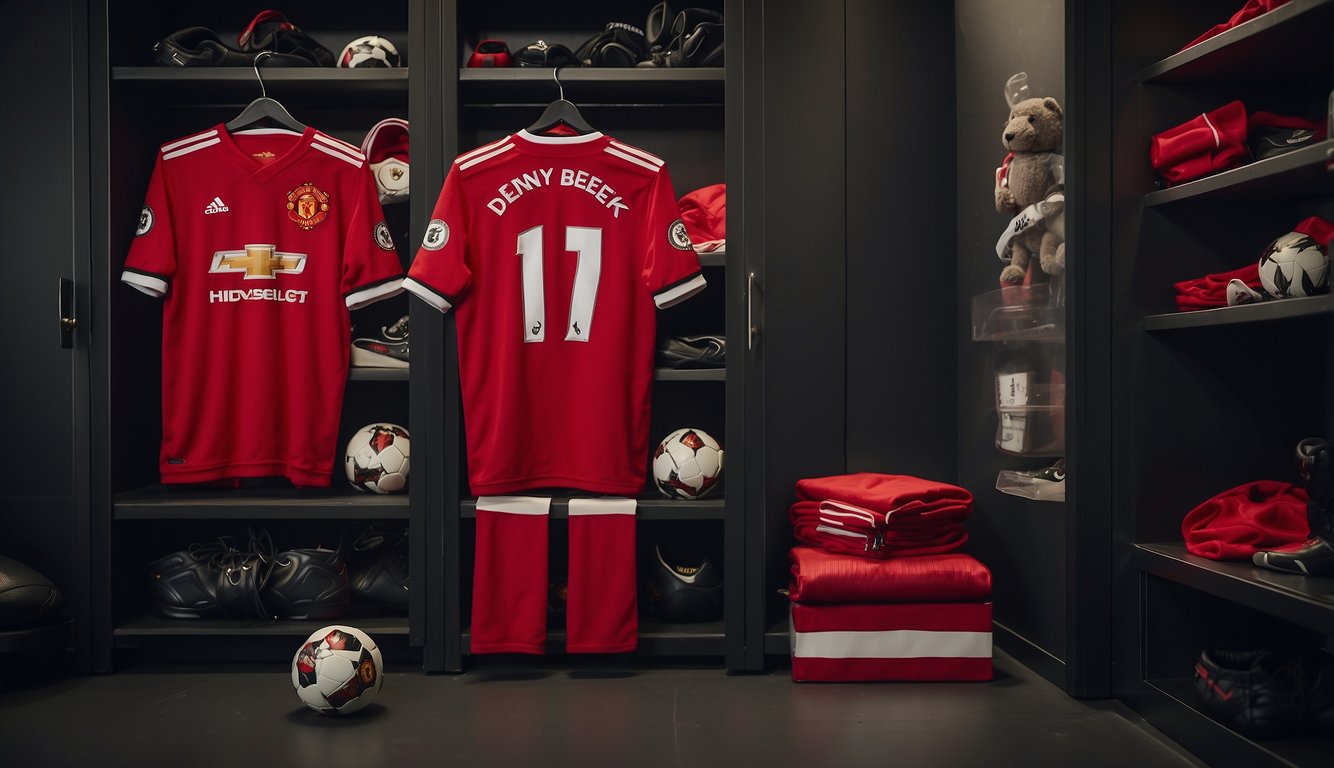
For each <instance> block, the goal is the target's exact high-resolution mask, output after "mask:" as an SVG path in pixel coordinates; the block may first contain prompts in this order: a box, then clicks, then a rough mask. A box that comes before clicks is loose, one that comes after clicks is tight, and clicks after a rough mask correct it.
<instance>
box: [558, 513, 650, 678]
mask: <svg viewBox="0 0 1334 768" xmlns="http://www.w3.org/2000/svg"><path fill="white" fill-rule="evenodd" d="M565 633H566V639H565V650H566V651H567V652H568V653H626V652H629V651H633V650H634V649H635V645H636V643H637V642H638V639H639V615H638V594H637V590H636V586H635V500H634V499H626V498H605V499H571V500H570V572H569V593H568V598H567V601H566V604H565Z"/></svg>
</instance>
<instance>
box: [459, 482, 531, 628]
mask: <svg viewBox="0 0 1334 768" xmlns="http://www.w3.org/2000/svg"><path fill="white" fill-rule="evenodd" d="M550 510H551V499H545V498H539V497H536V496H482V497H479V498H478V499H477V551H476V557H475V562H474V564H473V580H472V643H471V646H470V650H471V652H472V653H532V654H540V653H543V652H544V650H545V647H546V639H547V518H548V517H550V514H549V512H550Z"/></svg>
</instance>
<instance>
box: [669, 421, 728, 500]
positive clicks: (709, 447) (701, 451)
mask: <svg viewBox="0 0 1334 768" xmlns="http://www.w3.org/2000/svg"><path fill="white" fill-rule="evenodd" d="M722 474H723V446H722V444H721V443H719V442H718V441H717V440H715V439H714V438H713V436H712V435H710V434H709V433H708V432H705V431H704V430H702V429H695V428H693V427H685V428H682V429H678V430H676V431H675V432H672V433H671V434H670V435H668V436H667V437H664V438H663V439H662V442H660V443H658V447H657V448H656V449H655V450H654V451H653V482H654V484H656V485H657V486H658V490H659V491H661V492H662V493H663V495H665V496H667V497H668V498H675V499H702V498H704V497H705V496H708V495H709V493H711V492H712V491H713V489H714V488H715V487H716V486H717V484H718V480H719V479H720V478H721V477H722Z"/></svg>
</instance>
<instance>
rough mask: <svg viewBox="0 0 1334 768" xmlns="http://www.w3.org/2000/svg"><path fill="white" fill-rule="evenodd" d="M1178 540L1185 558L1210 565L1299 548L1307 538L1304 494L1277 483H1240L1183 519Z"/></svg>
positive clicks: (1262, 481) (1287, 484)
mask: <svg viewBox="0 0 1334 768" xmlns="http://www.w3.org/2000/svg"><path fill="white" fill-rule="evenodd" d="M1181 535H1182V537H1183V538H1184V539H1185V540H1186V550H1187V551H1188V552H1190V553H1191V554H1192V555H1199V556H1200V557H1207V558H1210V559H1212V560H1250V559H1251V555H1253V554H1255V553H1256V552H1263V551H1269V550H1276V549H1282V548H1283V547H1285V546H1290V545H1292V544H1297V543H1300V542H1302V541H1304V540H1305V539H1306V537H1307V536H1309V535H1310V529H1309V527H1308V526H1307V524H1306V489H1305V488H1301V487H1298V486H1296V485H1293V484H1292V483H1285V482H1281V481H1278V480H1257V481H1255V482H1251V483H1243V484H1242V485H1239V486H1237V487H1235V488H1231V489H1229V490H1226V491H1223V492H1222V493H1220V494H1218V495H1217V496H1214V497H1213V498H1211V499H1209V500H1208V501H1206V502H1204V503H1203V504H1200V505H1199V506H1197V507H1196V508H1195V509H1192V510H1191V511H1190V512H1188V513H1186V517H1185V519H1183V520H1182V521H1181Z"/></svg>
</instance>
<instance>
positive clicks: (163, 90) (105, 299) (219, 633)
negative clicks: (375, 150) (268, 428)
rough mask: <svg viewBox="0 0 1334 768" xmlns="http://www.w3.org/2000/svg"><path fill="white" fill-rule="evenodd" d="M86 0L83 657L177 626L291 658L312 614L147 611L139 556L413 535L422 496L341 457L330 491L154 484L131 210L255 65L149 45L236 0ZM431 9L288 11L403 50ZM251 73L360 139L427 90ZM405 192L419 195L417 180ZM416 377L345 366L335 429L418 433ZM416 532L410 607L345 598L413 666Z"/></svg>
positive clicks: (223, 110) (248, 652)
mask: <svg viewBox="0 0 1334 768" xmlns="http://www.w3.org/2000/svg"><path fill="white" fill-rule="evenodd" d="M84 5H85V7H86V11H87V18H88V28H87V30H86V33H87V37H88V45H87V49H88V62H87V66H88V83H89V87H88V98H89V107H88V108H89V114H88V118H89V124H90V127H91V128H90V166H91V172H90V175H91V178H90V187H91V190H90V193H89V198H90V200H93V201H102V202H101V204H100V205H94V208H95V210H96V211H97V212H96V213H95V221H94V223H93V226H92V233H91V238H90V245H89V252H90V253H91V262H92V263H91V279H90V281H89V282H90V289H89V290H90V293H91V295H92V296H93V297H94V299H93V301H91V302H90V306H91V307H92V311H91V312H90V313H89V315H90V316H89V317H88V318H87V320H88V321H89V322H88V324H89V326H90V327H91V328H95V329H96V332H94V333H92V334H91V343H90V347H91V351H90V356H91V364H90V367H89V371H90V373H89V375H90V379H91V402H92V406H91V409H90V415H89V419H88V421H89V423H90V425H91V426H90V427H89V429H90V433H91V443H90V450H89V455H90V457H91V467H90V470H89V477H90V480H89V491H88V493H89V496H90V498H91V514H90V516H89V521H88V529H87V531H86V536H87V539H88V542H89V545H88V547H89V562H90V566H89V569H90V578H89V580H88V589H89V594H90V599H89V603H90V605H89V607H88V610H87V616H86V618H87V620H86V621H85V622H82V626H83V628H84V631H86V632H87V652H86V654H85V655H84V656H83V658H82V659H81V666H83V667H85V668H86V669H87V670H89V671H113V670H115V669H116V668H117V666H118V664H119V663H121V662H122V661H124V660H126V659H128V658H130V657H129V656H127V655H125V654H128V653H130V652H132V651H133V650H135V649H138V648H140V647H141V646H142V647H144V648H151V649H153V651H154V652H155V653H156V654H161V657H162V658H166V657H167V656H170V655H171V654H172V653H173V652H174V651H173V650H172V648H171V647H169V646H168V645H163V644H159V643H154V642H151V640H152V639H153V638H170V639H171V642H173V643H175V644H177V646H179V647H180V648H185V647H190V648H194V649H196V650H200V649H203V650H202V652H208V653H212V652H214V651H217V652H218V653H219V654H230V653H237V654H241V658H242V659H250V660H258V659H270V660H271V659H274V658H283V657H284V656H285V655H287V654H290V650H291V646H292V642H294V640H293V638H296V639H300V638H298V637H297V636H298V635H300V636H304V635H305V634H308V633H309V632H310V631H312V630H313V629H315V628H317V627H318V626H321V624H320V623H319V622H316V621H277V622H262V621H254V622H252V621H223V620H217V621H214V620H209V621H200V622H191V621H184V620H169V619H162V618H158V617H154V616H152V609H151V606H150V605H149V602H148V589H147V579H148V571H147V564H148V563H149V562H151V560H152V559H155V558H156V557H159V556H161V555H163V554H166V553H167V552H169V551H172V549H174V548H184V547H186V546H187V545H189V544H190V543H192V542H195V541H206V540H209V539H210V538H214V537H216V536H217V535H219V534H220V533H222V532H225V533H226V535H234V536H235V535H240V533H241V532H244V531H245V530H246V528H247V527H250V526H259V527H264V528H266V529H272V531H273V532H274V538H275V541H276V542H277V543H278V544H279V545H280V546H313V545H315V544H316V543H323V544H326V545H327V544H332V543H333V542H334V539H336V537H337V535H338V531H340V530H342V529H344V527H345V526H347V525H349V524H352V523H358V522H367V523H379V524H384V525H395V526H397V525H403V524H407V525H409V526H411V528H412V529H413V531H414V534H415V532H417V531H419V530H420V529H421V528H422V527H423V526H422V520H423V518H424V509H425V507H424V506H422V504H423V503H424V499H423V498H421V494H420V492H419V489H418V488H417V487H415V486H416V485H422V484H421V483H416V484H414V487H413V488H412V489H411V491H410V493H409V494H407V495H402V496H379V497H373V496H371V495H369V494H357V493H356V492H355V491H353V490H352V489H350V488H348V487H347V486H345V485H341V486H340V483H341V482H342V481H341V469H339V468H338V467H335V470H334V472H335V475H337V476H336V477H333V478H331V479H332V481H333V485H332V486H331V487H330V488H329V489H327V490H311V489H305V490H303V489H296V488H292V487H290V486H283V485H281V484H278V485H269V484H264V483H256V484H253V485H252V484H248V483H247V484H242V487H240V488H236V489H231V488H209V487H205V486H190V487H180V488H177V487H170V488H168V487H163V486H160V485H158V477H157V471H156V457H157V453H158V440H159V438H160V429H161V423H160V409H159V407H158V403H159V397H160V392H159V381H160V370H161V368H160V346H161V345H160V340H161V335H160V334H161V331H160V330H159V329H160V326H161V316H162V315H161V312H162V310H161V305H160V303H157V302H153V301H146V300H142V297H137V296H132V295H130V294H132V293H133V292H128V293H127V292H125V286H123V285H121V284H120V282H119V272H120V265H121V263H122V262H123V260H124V258H125V254H126V251H127V249H128V245H129V241H130V236H131V235H132V230H133V211H134V210H135V209H137V207H138V206H139V204H140V201H141V200H142V198H143V194H144V190H145V189H146V187H147V182H148V177H149V173H150V171H151V169H152V162H153V156H154V152H155V151H156V149H157V147H158V146H159V145H160V144H162V143H163V142H166V141H170V140H172V139H174V138H177V137H179V136H182V135H187V134H189V133H190V132H192V131H196V130H199V129H201V128H204V127H207V126H209V125H211V124H213V123H216V122H219V121H222V120H226V119H229V118H230V117H232V116H234V115H235V114H236V113H237V112H239V111H240V109H241V108H242V107H244V106H245V105H246V104H247V103H248V102H249V101H251V100H252V99H254V98H256V97H258V96H259V95H260V87H259V83H258V82H257V81H256V79H255V72H254V71H253V70H252V69H251V68H250V67H228V68H184V69H175V68H167V67H157V66H152V65H151V48H152V44H153V43H154V42H155V41H156V40H157V39H159V38H161V37H163V36H165V35H166V34H168V33H170V32H172V31H174V30H176V29H180V28H184V27H186V26H194V25H204V26H210V27H212V28H213V29H215V30H217V31H218V32H219V34H220V35H221V36H222V37H224V38H226V37H227V36H228V35H233V34H235V32H236V31H238V29H239V27H240V26H243V25H244V24H245V22H246V21H247V20H248V17H247V18H245V19H242V18H237V17H236V16H235V14H236V13H237V12H236V11H235V9H232V8H230V7H223V6H217V7H208V8H205V7H196V6H190V7H185V6H179V5H176V4H171V3H165V2H164V3H146V4H140V5H139V6H138V7H127V6H125V5H124V4H117V3H105V2H102V3H98V2H89V3H86V4H84ZM425 7H426V3H425V2H422V1H421V0H396V1H395V2H391V3H385V4H381V5H380V6H377V7H376V8H374V9H368V8H366V7H364V6H358V5H356V4H354V3H343V2H335V3H332V4H329V3H323V4H319V3H301V2H298V3H294V4H292V5H290V6H288V7H285V8H284V9H283V10H284V12H285V13H287V14H288V15H289V18H294V19H298V20H299V23H300V24H301V25H302V28H303V29H304V30H305V31H307V32H309V33H311V34H312V35H313V36H315V37H316V38H317V39H318V40H320V42H322V43H323V44H324V45H325V46H326V47H330V48H332V49H333V50H335V51H337V50H338V49H339V48H341V46H342V44H343V43H344V42H346V40H348V39H351V37H354V36H356V33H355V31H353V32H345V31H343V30H345V29H347V30H356V29H358V28H360V26H361V25H363V24H372V25H374V26H376V27H379V28H380V29H382V30H384V31H383V32H382V34H385V35H386V36H389V37H390V38H391V39H393V40H394V41H395V42H396V43H397V44H399V45H400V48H401V49H404V50H406V49H408V45H407V40H408V37H409V35H410V34H412V35H415V34H418V33H420V31H421V30H420V23H419V21H418V19H419V18H420V17H421V16H422V15H423V14H424V12H425ZM145 10H151V13H150V14H149V16H150V17H151V22H145V18H144V11H145ZM422 47H423V48H424V46H422ZM424 58H425V57H423V59H424ZM261 69H262V74H263V79H264V86H265V89H266V91H267V93H268V95H270V96H273V97H274V98H277V99H279V100H281V101H282V103H283V104H284V106H286V107H287V108H288V110H289V111H291V112H292V114H293V115H295V116H297V117H298V119H300V120H302V122H305V123H307V124H310V125H314V126H316V127H318V128H320V129H321V130H324V131H326V132H328V133H332V134H334V135H336V136H339V137H340V138H343V139H345V140H347V141H350V142H353V143H360V140H361V137H362V136H364V134H365V132H366V130H367V129H369V128H370V126H371V125H373V124H374V123H375V122H376V121H378V120H379V119H380V118H382V117H386V116H389V115H397V116H401V117H409V116H410V110H411V109H413V107H412V106H410V104H412V105H419V104H420V103H421V102H423V101H425V100H428V99H429V97H428V96H427V95H426V92H425V91H424V90H423V87H422V85H421V72H420V71H418V70H417V69H415V68H409V67H403V68H398V69H393V70H378V71H377V70H345V69H334V68H328V69H322V68H315V67H302V68H276V67H275V68H269V67H263V66H262V65H261ZM413 143H414V158H413V163H414V168H419V169H420V170H421V171H422V173H421V176H422V178H423V179H425V178H426V177H427V176H428V174H427V173H425V170H426V168H427V165H428V162H429V158H430V154H431V153H430V152H429V151H423V152H420V153H418V152H416V151H415V147H416V146H417V138H416V136H415V134H414V139H413ZM413 192H414V195H426V194H428V192H427V190H426V188H425V187H424V186H422V185H421V184H420V182H418V181H417V180H416V179H414V188H413ZM400 212H401V211H400ZM414 231H415V230H414ZM399 246H400V257H404V256H405V249H406V248H407V243H405V242H400V243H399ZM407 306H408V305H407V302H406V299H402V300H399V299H390V300H389V301H387V302H382V303H380V304H377V305H374V306H373V307H372V308H369V309H363V310H358V311H357V312H355V313H354V314H353V321H354V322H355V323H357V324H358V325H364V326H365V327H378V326H379V325H382V324H387V323H388V322H390V321H391V320H393V319H396V318H397V317H399V316H400V315H401V314H403V313H404V312H405V311H407ZM415 373H416V371H411V370H407V369H398V370H386V369H353V370H352V371H350V372H349V377H348V385H347V393H348V395H347V397H346V398H345V403H344V410H343V417H344V418H343V422H344V423H343V425H342V427H341V428H340V435H346V431H347V430H349V429H351V428H353V427H355V426H357V425H359V424H361V423H365V421H369V420H372V419H381V418H384V417H385V416H384V415H383V414H387V413H393V414H394V417H395V419H396V420H401V421H402V422H403V423H406V424H409V425H410V427H411V428H412V429H414V430H415V429H417V428H418V423H419V422H418V419H417V417H416V416H415V415H412V416H411V418H408V417H409V413H408V409H407V400H408V393H409V383H410V381H414V380H415V379H414V374H415ZM412 387H413V388H415V387H416V384H415V383H413V384H412ZM363 395H364V396H363ZM382 409H384V410H382ZM371 414H375V415H371ZM353 421H355V422H356V423H355V424H353V423H351V422H353ZM414 442H416V440H414ZM414 497H415V498H414ZM424 538H425V537H422V536H417V535H414V536H413V537H412V549H413V551H412V557H411V559H412V564H411V570H412V571H413V577H412V579H413V583H414V584H415V585H419V586H420V587H422V588H421V589H416V590H414V593H413V597H412V604H411V606H410V609H409V612H408V614H407V615H404V616H395V617H384V616H374V615H365V614H364V613H363V612H362V611H363V610H364V609H362V608H360V607H354V611H357V612H356V613H353V614H352V616H353V617H355V618H356V620H357V621H359V622H362V621H364V623H365V624H366V625H367V626H369V627H373V628H374V631H376V632H380V633H382V634H386V635H388V636H390V638H391V642H392V643H393V644H394V645H396V646H401V650H402V652H403V653H404V654H406V657H407V658H409V659H411V660H412V661H411V662H410V663H413V664H420V663H421V662H420V659H421V657H422V650H421V649H422V647H423V646H424V645H425V644H426V643H427V639H426V637H425V632H424V626H425V623H426V622H425V616H426V613H427V611H428V606H429V605H430V601H429V600H428V599H427V596H426V595H424V594H422V592H423V591H424V589H425V588H426V585H427V584H428V582H427V580H426V579H425V578H422V577H421V575H420V573H419V569H420V568H421V567H422V564H423V563H424V562H427V561H428V560H429V559H430V556H428V554H427V552H426V544H425V540H424ZM325 623H327V622H325ZM238 639H241V640H244V642H237V640H238ZM122 652H124V653H122ZM155 658H156V656H155Z"/></svg>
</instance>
